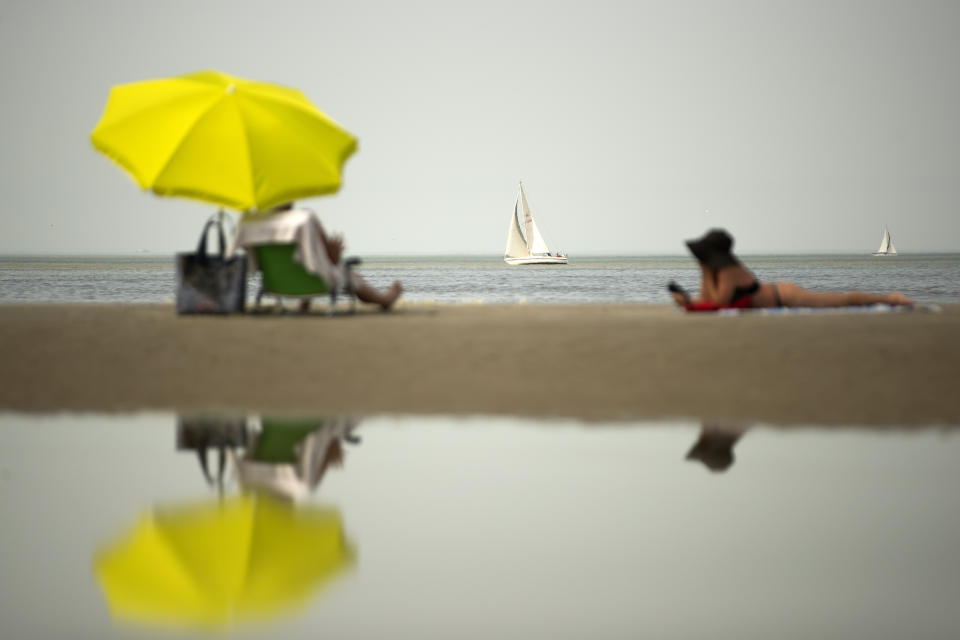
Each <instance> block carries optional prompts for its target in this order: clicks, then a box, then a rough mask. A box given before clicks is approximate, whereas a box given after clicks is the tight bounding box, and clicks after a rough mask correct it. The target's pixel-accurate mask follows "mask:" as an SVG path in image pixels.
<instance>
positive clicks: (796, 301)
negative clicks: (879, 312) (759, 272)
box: [670, 229, 914, 309]
mask: <svg viewBox="0 0 960 640" xmlns="http://www.w3.org/2000/svg"><path fill="white" fill-rule="evenodd" d="M687 247H689V248H690V252H691V253H692V254H693V255H694V257H695V258H696V259H697V262H699V263H700V272H701V273H700V280H701V281H700V296H699V298H696V299H691V298H690V296H689V295H688V294H687V293H686V292H685V291H683V290H682V289H680V288H679V287H677V286H676V285H675V284H674V283H672V282H671V283H670V291H671V292H672V293H673V299H674V300H675V301H676V303H677V304H678V305H680V306H681V307H685V308H687V309H691V308H693V309H710V308H718V307H734V308H749V307H847V306H855V305H871V304H889V305H912V304H914V302H913V300H911V299H910V298H908V297H906V296H905V295H903V294H902V293H899V292H896V291H895V292H893V293H887V294H878V293H867V292H865V291H848V292H822V293H821V292H816V291H807V290H806V289H802V288H800V287H798V286H797V285H795V284H793V283H792V282H760V281H759V280H758V279H757V277H756V276H755V275H753V273H751V272H750V270H749V269H747V268H746V267H744V266H743V265H742V264H740V261H739V260H737V258H736V256H734V255H733V253H732V252H731V249H732V248H733V238H732V237H730V234H728V233H727V232H726V231H724V230H723V229H712V230H710V231H709V232H708V233H707V234H706V235H705V236H703V237H702V238H698V239H696V240H688V241H687Z"/></svg>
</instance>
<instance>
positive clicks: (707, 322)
mask: <svg viewBox="0 0 960 640" xmlns="http://www.w3.org/2000/svg"><path fill="white" fill-rule="evenodd" d="M0 347H2V353H3V354H4V357H3V365H2V367H0V410H3V411H22V412H60V411H74V412H88V411H90V412H117V411H140V410H147V411H148V410H172V411H177V410H180V411H251V412H256V411H283V412H311V413H322V414H348V413H349V414H358V415H363V414H367V415H370V414H408V415H409V414H423V415H439V414H453V415H514V416H519V417H531V418H534V417H540V418H546V417H557V418H573V419H580V420H587V421H594V420H604V421H620V420H658V419H663V420H691V419H692V420H709V421H720V422H732V423H738V424H750V423H756V422H762V423H768V424H784V425H799V424H805V425H824V426H826V425H837V426H852V425H873V426H918V427H929V426H937V425H949V426H958V425H960V393H957V391H956V387H957V380H958V378H960V376H958V372H960V305H951V304H948V305H943V310H942V312H941V313H922V312H904V313H888V314H860V313H852V314H842V313H834V314H824V315H784V316H761V315H742V316H736V317H716V316H712V315H706V314H704V315H684V314H682V313H680V312H678V311H677V310H675V309H674V308H672V307H667V306H653V305H641V304H623V305H608V304H597V305H482V304H478V305H435V304H417V303H405V304H401V305H400V306H399V307H398V308H397V309H396V310H395V311H393V312H391V313H380V312H378V311H375V310H372V309H365V308H363V309H359V311H358V313H357V314H356V315H355V316H350V315H346V314H342V315H340V314H338V315H337V316H334V317H325V316H324V315H323V314H322V313H319V312H317V313H313V314H309V315H306V316H302V315H300V314H296V313H288V314H283V315H280V314H262V315H261V314H257V315H253V314H246V315H240V316H226V317H219V316H177V315H175V313H174V309H173V306H172V305H138V304H104V305H76V304H31V305H0Z"/></svg>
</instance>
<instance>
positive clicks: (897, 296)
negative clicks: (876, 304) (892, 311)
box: [887, 291, 917, 307]
mask: <svg viewBox="0 0 960 640" xmlns="http://www.w3.org/2000/svg"><path fill="white" fill-rule="evenodd" d="M887 301H888V302H889V303H890V304H893V305H903V306H906V307H912V306H913V305H915V304H917V303H916V302H914V301H913V300H911V299H910V298H908V297H907V296H905V295H903V294H902V293H900V292H899V291H894V292H893V293H891V294H890V295H888V296H887Z"/></svg>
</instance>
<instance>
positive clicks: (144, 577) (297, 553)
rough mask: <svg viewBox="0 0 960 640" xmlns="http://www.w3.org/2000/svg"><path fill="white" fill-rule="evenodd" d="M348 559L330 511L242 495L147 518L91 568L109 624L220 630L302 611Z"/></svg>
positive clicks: (338, 524) (335, 517) (333, 512)
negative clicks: (109, 616) (113, 621)
mask: <svg viewBox="0 0 960 640" xmlns="http://www.w3.org/2000/svg"><path fill="white" fill-rule="evenodd" d="M352 559H353V553H352V551H351V549H350V547H349V544H348V543H347V541H346V540H345V538H344V535H343V529H342V526H341V521H340V514H339V513H338V512H337V511H336V510H331V509H326V510H322V509H295V508H294V507H293V506H292V505H291V504H289V503H285V502H281V501H279V500H277V499H274V498H269V497H267V496H244V497H239V498H231V499H228V500H226V501H223V502H218V503H214V504H205V505H195V506H187V507H177V508H172V509H166V510H158V511H156V512H151V513H147V514H145V515H144V516H143V517H142V518H141V519H140V520H139V521H138V522H137V524H136V525H135V526H134V527H133V530H132V531H130V532H129V534H128V535H126V536H125V537H124V539H123V540H121V541H120V542H118V543H116V544H115V545H113V546H112V547H110V548H109V549H107V550H105V551H103V552H102V553H100V554H98V556H97V557H96V559H95V562H94V566H95V571H96V574H97V578H98V579H99V581H100V585H101V587H102V588H103V590H104V593H105V595H106V598H107V602H108V605H109V607H110V611H111V613H112V615H113V616H114V617H115V618H118V619H123V620H129V621H134V622H140V623H147V624H157V625H163V626H179V627H183V626H188V627H205V628H223V627H227V626H229V625H230V624H232V623H235V622H243V621H250V620H256V619H263V618H267V617H269V616H271V615H276V614H278V613H280V612H282V611H284V610H288V609H290V608H292V607H294V606H295V605H297V604H302V603H304V602H306V600H307V598H308V597H309V596H310V595H311V593H312V592H313V591H314V590H315V589H316V588H318V587H319V586H320V585H321V584H322V583H323V582H325V581H327V580H329V579H331V578H332V577H333V576H334V575H336V574H337V573H339V572H340V571H341V570H342V569H343V568H344V567H346V566H348V565H349V564H350V563H351V562H352Z"/></svg>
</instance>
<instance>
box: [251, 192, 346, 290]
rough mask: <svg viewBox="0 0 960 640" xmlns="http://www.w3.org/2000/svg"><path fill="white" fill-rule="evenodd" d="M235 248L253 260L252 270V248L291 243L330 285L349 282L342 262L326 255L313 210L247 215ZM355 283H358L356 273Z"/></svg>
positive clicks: (305, 263) (299, 258)
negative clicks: (238, 248)
mask: <svg viewBox="0 0 960 640" xmlns="http://www.w3.org/2000/svg"><path fill="white" fill-rule="evenodd" d="M233 244H234V248H236V247H238V246H239V247H243V248H244V249H245V250H246V252H247V256H248V260H250V269H251V270H252V271H256V269H257V264H256V258H255V257H254V252H253V251H251V249H250V248H251V247H254V246H257V245H261V244H292V245H294V246H295V249H294V252H293V259H294V260H296V261H297V262H298V263H300V264H301V265H303V268H304V269H306V270H307V272H308V273H312V274H314V275H316V276H320V277H321V278H323V279H324V281H326V283H327V286H330V287H340V286H342V285H343V284H344V283H346V281H347V280H346V272H345V269H344V267H343V266H342V265H338V264H334V263H332V262H331V261H330V256H328V255H327V248H326V246H325V245H324V243H323V228H322V227H321V226H320V221H319V220H317V217H316V215H314V213H313V211H311V210H310V209H304V208H296V209H290V210H287V211H279V212H277V213H270V212H267V213H265V214H245V215H244V216H243V218H242V219H241V220H240V225H239V226H238V227H237V235H236V238H235V239H234V242H233ZM353 280H354V281H353V282H352V284H353V286H354V287H355V288H356V287H357V286H358V283H357V276H355V275H354V278H353Z"/></svg>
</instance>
